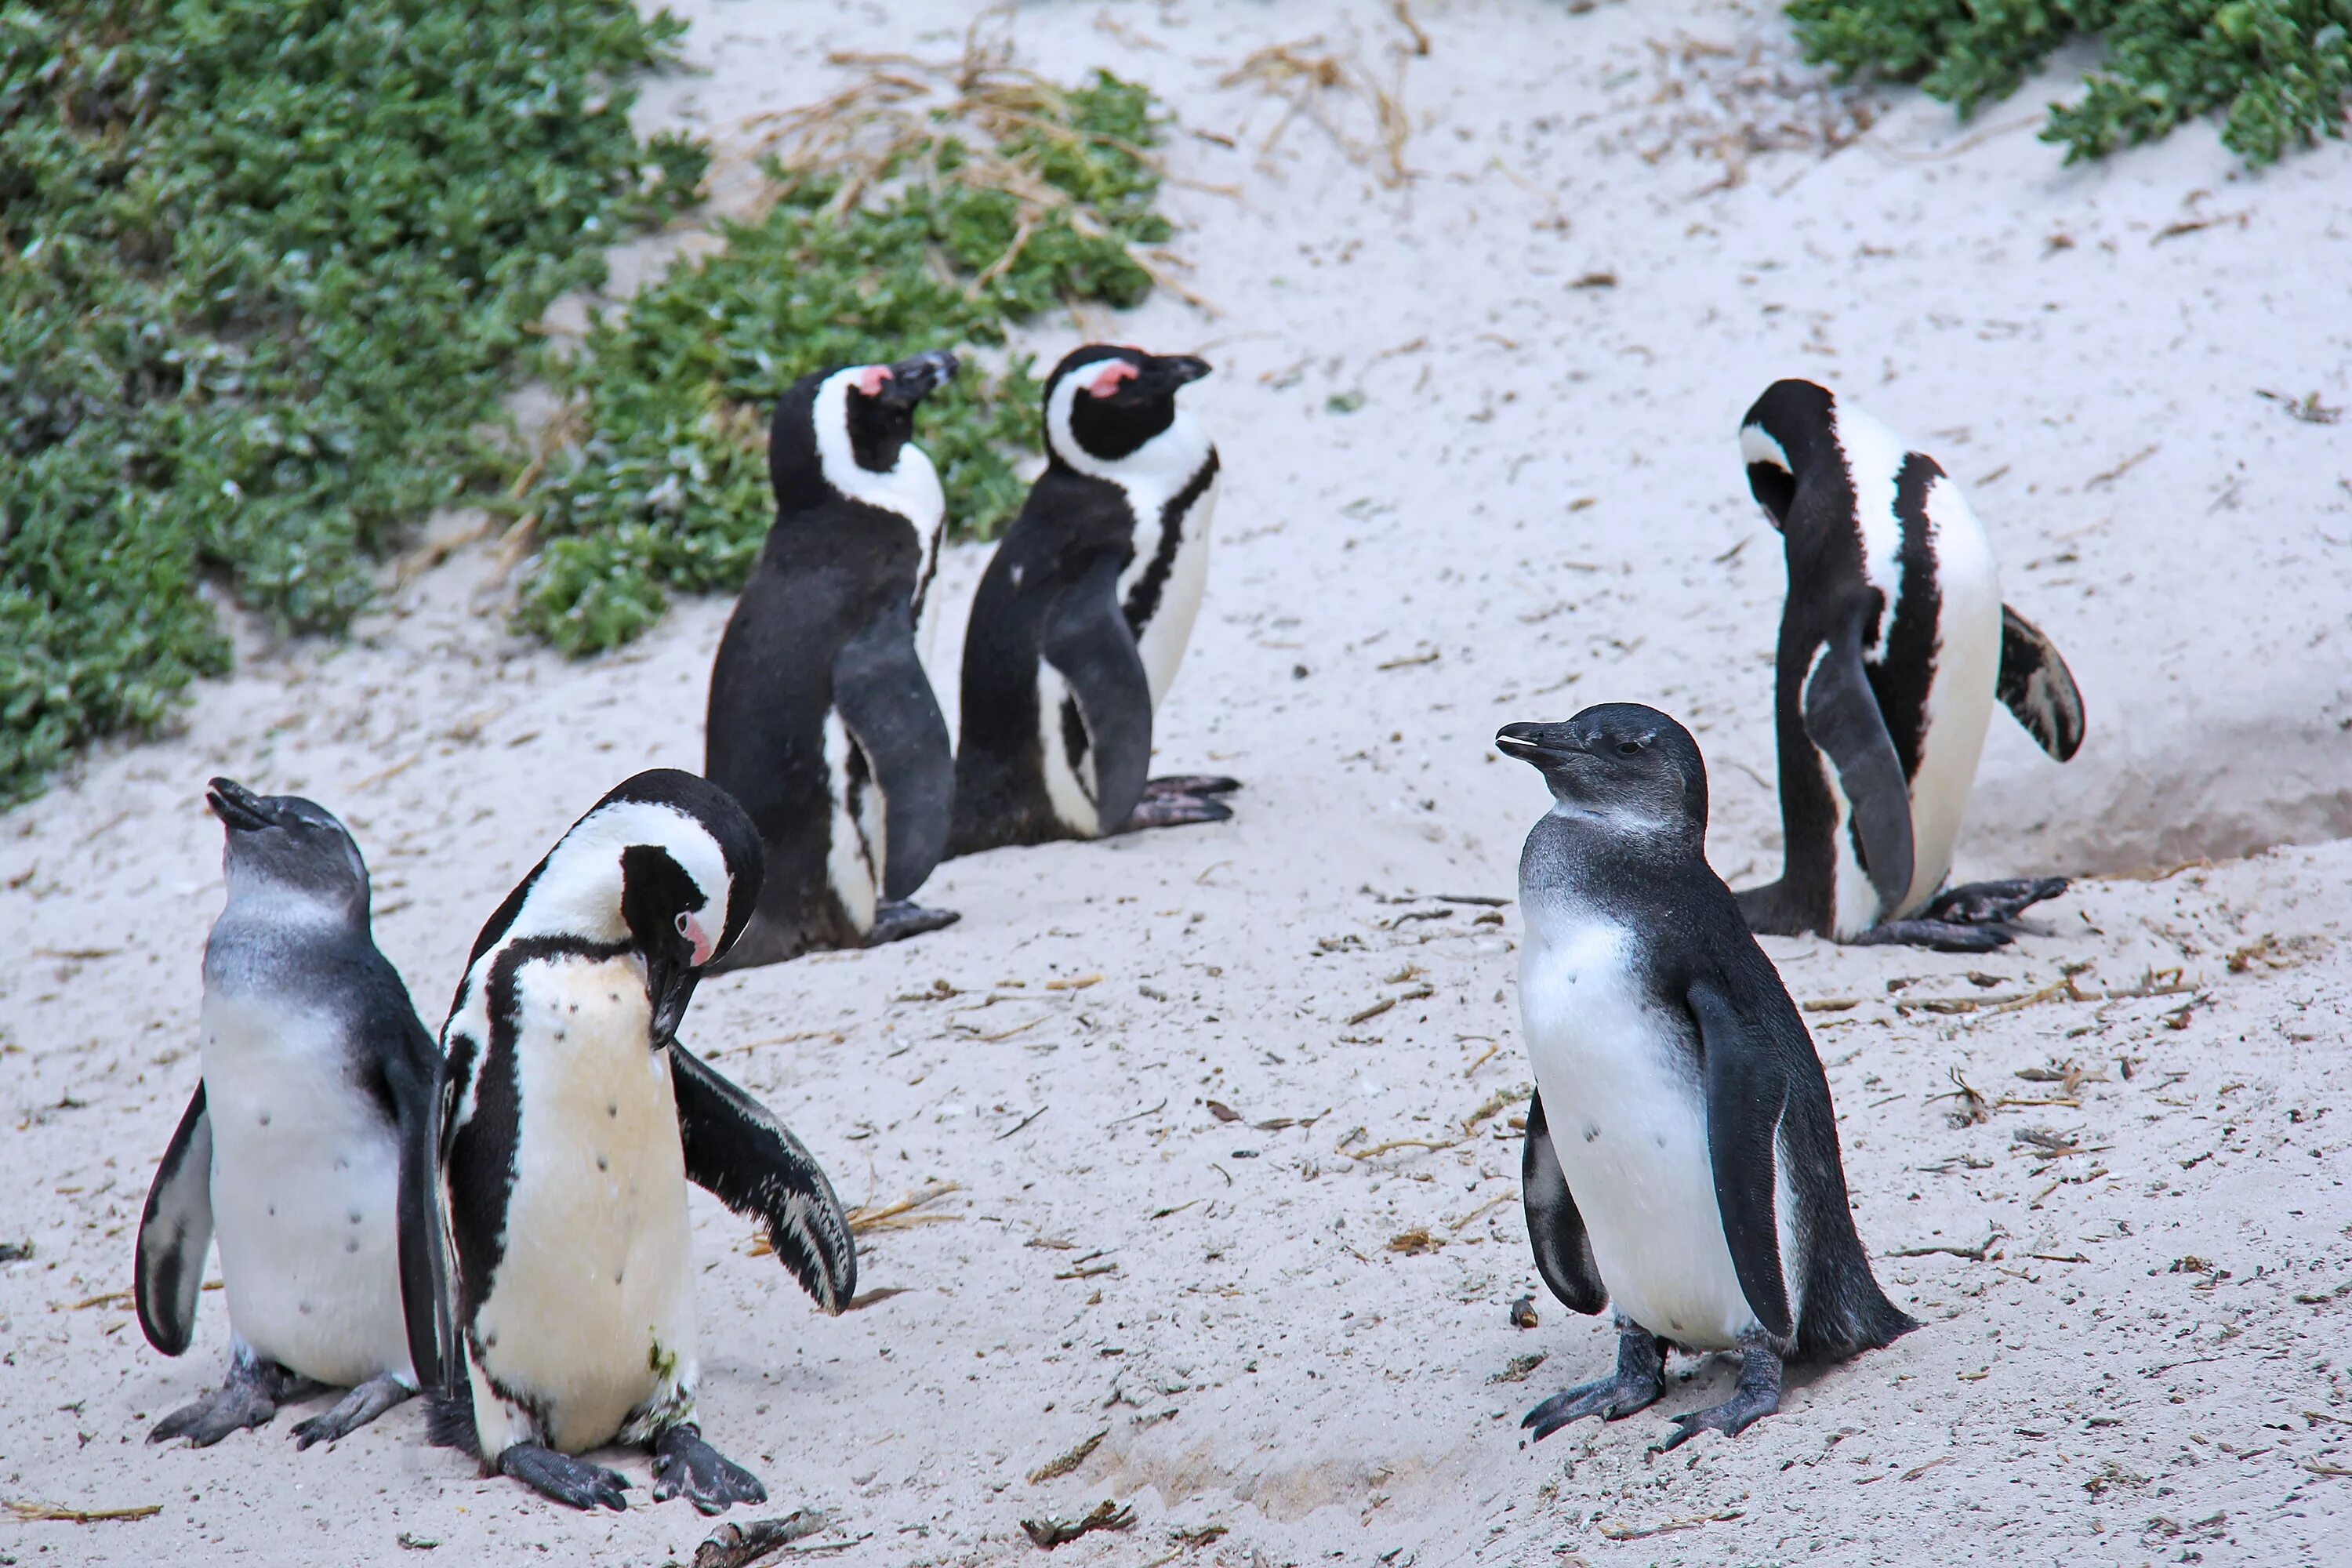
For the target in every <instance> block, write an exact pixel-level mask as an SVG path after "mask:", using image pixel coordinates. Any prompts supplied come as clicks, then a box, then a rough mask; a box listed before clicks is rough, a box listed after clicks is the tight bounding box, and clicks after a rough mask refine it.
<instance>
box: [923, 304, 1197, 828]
mask: <svg viewBox="0 0 2352 1568" xmlns="http://www.w3.org/2000/svg"><path fill="white" fill-rule="evenodd" d="M1206 374H1209V366H1208V364H1207V363H1206V362H1205V361H1202V360H1198V359H1194V358H1192V356H1191V355H1189V354H1148V353H1143V352H1142V351H1141V350H1139V349H1133V348H1127V347H1123V346H1121V345H1118V344H1113V343H1090V344H1088V345H1087V346H1086V347H1084V348H1080V349H1076V350H1074V351H1072V352H1071V353H1069V354H1067V355H1066V356H1065V357H1064V358H1063V360H1062V363H1059V364H1058V365H1055V367H1054V373H1053V374H1052V375H1051V376H1049V377H1048V378H1047V379H1046V382H1045V472H1044V473H1042V474H1040V475H1039V476H1038V479H1037V482H1036V484H1035V485H1034V486H1033V487H1032V488H1031V489H1030V491H1029V499H1028V500H1027V502H1026V504H1024V506H1023V507H1022V509H1021V515H1020V516H1018V517H1017V518H1015V519H1013V526H1012V527H1011V528H1009V529H1007V530H1006V531H1005V535H1004V542H1003V543H1002V544H1000V545H999V546H997V550H996V554H995V557H994V558H993V559H992V560H991V561H990V562H989V563H988V570H987V571H986V572H985V573H984V574H982V577H981V582H980V590H979V592H978V594H977V595H975V596H974V597H973V600H972V607H971V624H970V625H969V626H968V627H967V628H966V630H965V634H964V645H963V700H962V728H961V735H960V736H959V739H958V743H957V747H956V760H955V826H954V829H953V831H952V833H951V834H950V837H949V840H948V853H949V854H950V855H969V854H972V853H974V852H976V851H978V850H982V849H992V848H995V847H999V846H1002V845H1011V844H1042V843H1045V842H1046V841H1048V840H1050V839H1055V838H1099V837H1103V836H1104V835H1106V834H1110V833H1119V832H1125V831H1129V830H1131V829H1135V828H1143V827H1172V826H1179V825H1181V824H1184V823H1193V822H1222V821H1223V820H1225V819H1226V818H1227V817H1230V816H1232V815H1233V812H1232V810H1231V809H1230V808H1229V807H1227V806H1226V805H1224V804H1223V802H1221V801H1219V800H1217V799H1216V798H1215V797H1216V796H1217V795H1224V794H1227V793H1230V792H1231V791H1233V790H1235V789H1238V788H1240V787H1241V786H1240V785H1239V784H1237V783H1236V782H1235V781H1234V780H1232V779H1229V778H1223V777H1217V776H1213V775H1205V774H1194V775H1183V776H1177V777H1168V778H1157V779H1150V778H1146V777H1145V773H1146V772H1147V770H1149V768H1150V765H1151V723H1152V716H1153V714H1154V712H1155V711H1156V710H1158V708H1159V705H1160V700H1161V699H1163V698H1165V697H1166V696H1167V694H1168V689H1169V688H1170V687H1171V685H1173V684H1174V683H1175V679H1176V671H1177V668H1179V667H1180V666H1181V664H1182V663H1183V661H1184V649H1185V645H1186V644H1187V643H1188V642H1189V641H1190V640H1191V638H1192V622H1193V619H1194V617H1195V616H1198V615H1199V613H1200V608H1201V591H1202V585H1203V584H1205V583H1206V582H1207V580H1208V572H1209V521H1210V518H1211V517H1212V516H1213V514H1214V511H1215V509H1216V500H1217V448H1216V447H1214V446H1213V444H1212V443H1211V442H1210V440H1209V437H1208V434H1207V433H1206V432H1205V431H1203V430H1202V428H1201V426H1200V423H1199V421H1197V420H1195V419H1194V418H1193V417H1192V415H1191V414H1190V413H1188V412H1187V411H1185V410H1184V409H1181V408H1180V407H1178V406H1177V405H1176V393H1177V391H1178V389H1179V388H1181V387H1182V386H1184V385H1186V384H1189V383H1191V382H1194V381H1198V380H1199V379H1201V377H1202V376H1204V375H1206Z"/></svg>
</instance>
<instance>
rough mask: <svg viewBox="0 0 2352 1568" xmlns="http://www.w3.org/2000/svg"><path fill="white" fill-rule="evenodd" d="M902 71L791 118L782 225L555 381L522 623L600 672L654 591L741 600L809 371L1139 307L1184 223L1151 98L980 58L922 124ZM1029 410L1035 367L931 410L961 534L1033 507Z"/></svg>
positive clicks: (961, 70) (531, 501)
mask: <svg viewBox="0 0 2352 1568" xmlns="http://www.w3.org/2000/svg"><path fill="white" fill-rule="evenodd" d="M911 68H913V67H910V66H909V65H908V63H907V62H903V61H895V62H893V68H892V70H891V71H890V73H888V74H887V75H880V76H877V77H875V78H873V79H870V80H868V81H867V82H866V83H864V84H861V85H860V86H856V87H853V88H851V89H848V90H847V91H845V92H844V93H843V94H841V95H839V96H838V97H836V98H835V99H832V100H827V101H826V102H824V103H822V104H819V105H816V106H814V108H813V109H811V110H807V111H805V112H804V113H803V114H802V115H800V116H796V117H794V118H793V121H792V125H793V126H797V128H798V129H799V131H800V133H801V134H800V140H799V142H798V143H797V145H796V146H795V147H794V148H793V153H792V155H791V156H790V157H789V158H782V159H774V160H771V161H770V163H769V164H768V168H767V173H768V174H769V176H770V178H771V179H772V180H773V181H774V182H775V183H776V187H777V189H776V192H775V193H774V194H775V197H776V199H775V204H774V205H772V207H770V208H769V209H768V211H767V212H766V213H765V215H764V216H761V217H759V218H757V219H756V220H755V221H749V222H740V223H730V224H728V225H725V226H723V228H722V230H721V233H722V236H723V238H724V241H725V244H724V247H723V248H722V249H720V250H719V251H718V252H717V253H715V254H713V255H711V256H709V257H707V258H702V259H700V260H698V261H695V262H693V263H691V264H683V265H680V266H678V267H676V268H672V269H671V270H670V272H669V273H668V274H667V276H666V277H664V278H662V279H659V280H657V281H656V282H654V283H652V284H649V285H648V286H647V287H646V289H643V290H642V291H640V292H639V293H638V294H637V296H636V297H635V299H634V300H631V301H630V303H629V305H628V307H627V310H625V312H624V313H622V314H620V315H617V316H601V317H599V318H598V319H596V320H595V321H593V323H592V325H591V327H590V330H589V332H588V336H587V341H586V342H585V343H584V344H583V347H582V350H581V352H580V353H579V354H578V355H577V356H575V357H574V358H573V359H572V361H571V362H570V363H567V364H565V365H562V366H561V367H559V368H558V369H557V370H556V372H555V375H556V378H557V381H558V384H559V386H560V387H561V388H562V390H563V391H564V392H566V393H567V394H568V395H570V397H571V399H572V408H571V412H570V414H569V416H567V420H566V421H565V423H564V424H563V425H562V426H559V429H560V430H568V431H569V432H571V433H572V444H570V445H567V446H564V447H562V448H560V449H559V450H558V451H557V452H556V453H555V454H554V456H553V457H552V458H551V460H550V461H548V462H547V463H546V464H545V465H544V466H543V468H541V469H540V470H538V472H537V474H536V476H535V478H534V479H533V481H532V483H531V484H530V486H529V487H528V488H527V489H524V490H523V491H522V493H521V495H520V499H519V500H517V501H516V502H515V503H514V504H515V506H516V508H517V510H521V511H524V512H526V513H527V514H528V515H529V516H530V519H531V520H532V521H533V526H534V527H535V529H536V531H537V534H538V536H539V537H540V538H541V540H542V541H544V546H543V548H542V550H541V553H540V555H539V557H538V559H537V561H536V562H535V563H534V564H533V566H532V568H531V569H530V573H529V574H528V575H527V577H526V578H525V581H524V585H523V591H522V595H521V599H520V605H519V609H518V618H519V620H520V623H521V624H522V625H523V626H525V627H527V628H529V629H530V631H532V632H534V633H536V634H537V635H539V636H541V637H545V638H546V639H547V640H548V641H550V642H551V643H553V644H554V645H555V646H556V647H560V648H562V649H563V650H565V651H566V652H569V653H574V654H579V653H588V652H593V651H594V650H596V649H600V648H607V647H614V646H616V645H617V644H620V643H623V642H625V641H627V640H628V639H629V638H631V637H635V636H636V635H637V634H638V633H639V632H641V631H643V630H644V629H645V628H646V626H650V625H652V624H653V623H654V622H655V621H656V620H657V619H659V618H660V616H661V614H662V611H663V608H664V605H665V592H664V591H665V589H667V588H677V589H683V590H687V591H691V592H699V591H708V590H711V589H719V588H732V587H735V586H737V585H738V584H740V583H741V582H742V581H743V579H744V577H745V576H746V575H747V574H749V572H750V570H751V563H752V561H753V559H754V558H755V557H756V556H757V554H758V553H759V549H760V544H761V541H762V540H763V539H764V538H765V536H766V534H767V530H768V525H769V523H770V521H772V518H773V515H774V503H773V501H772V498H771V497H770V496H769V493H768V483H767V468H766V459H765V450H766V438H767V418H768V413H769V409H770V407H771V405H772V404H773V403H774V401H775V399H776V397H777V396H778V395H780V394H781V393H782V392H783V391H784V389H785V388H787V387H789V386H790V385H791V384H793V382H794V381H796V380H798V379H799V378H800V377H801V376H803V375H805V374H808V373H810V372H812V371H814V370H820V369H824V368H825V367H827V366H830V365H836V364H856V363H869V362H874V361H888V360H897V359H901V358H904V357H906V356H907V355H908V354H912V353H919V352H920V351H922V350H925V349H930V348H950V347H953V348H966V349H968V348H970V347H971V346H973V345H995V344H1001V343H1003V342H1004V336H1005V328H1006V327H1007V326H1008V325H1009V324H1011V323H1013V322H1018V321H1024V320H1026V319H1027V318H1029V317H1032V316H1034V315H1035V314H1037V313H1038V312H1040V311H1042V310H1046V309H1048V308H1049V307H1051V306H1053V305H1055V304H1057V303H1061V302H1064V301H1070V300H1101V301H1105V302H1107V303H1108V304H1111V305H1115V306H1126V305H1131V304H1133V303H1135V302H1136V301H1138V300H1140V299H1141V298H1142V297H1143V295H1144V294H1145V293H1146V292H1148V291H1149V290H1150V287H1151V282H1152V279H1151V274H1150V271H1149V270H1148V269H1147V268H1146V267H1145V266H1144V265H1143V263H1142V262H1140V261H1139V259H1138V258H1137V254H1136V250H1137V247H1141V246H1145V245H1150V244H1153V243H1156V242H1158V241H1160V240H1162V239H1164V238H1166V237H1168V234H1169V226H1168V224H1167V221H1166V220H1165V219H1164V218H1162V217H1160V216H1158V214H1157V213H1155V212H1154V211H1153V210H1152V202H1153V198H1154V196H1155V195H1156V194H1157V191H1158V189H1159V184H1160V177H1159V174H1158V173H1157V172H1156V170H1155V168H1154V166H1153V164H1152V163H1151V161H1150V155H1149V153H1147V152H1146V149H1147V148H1148V147H1149V146H1150V144H1151V142H1153V140H1154V131H1153V126H1152V121H1151V108H1152V105H1151V100H1150V95H1149V94H1148V93H1147V92H1146V91H1145V90H1144V89H1141V88H1139V87H1136V86H1133V85H1130V84H1129V83H1127V82H1123V81H1120V80H1118V79H1116V78H1114V77H1111V76H1108V75H1105V74H1100V73H1097V76H1096V77H1095V79H1094V80H1093V81H1092V83H1091V84H1089V85H1087V86H1086V87H1083V88H1079V89H1074V90H1067V91H1065V90H1062V89H1056V88H1055V87H1054V86H1052V85H1051V84H1049V83H1045V82H1043V81H1040V80H1039V79H1036V78H1034V77H1032V76H1030V75H1028V74H1027V73H1025V72H1020V71H1015V70H1013V69H1012V68H1009V67H1008V66H1006V65H1005V64H1004V63H1003V58H1002V57H1001V56H1000V57H997V58H982V59H979V60H976V61H975V60H974V59H972V58H970V57H967V59H966V60H965V61H964V62H962V63H961V64H960V65H958V66H956V67H954V68H946V67H942V68H939V70H938V71H937V73H936V74H937V75H938V77H939V79H940V84H941V85H942V86H945V87H949V88H951V89H952V90H953V92H954V95H955V96H954V98H953V100H952V101H951V102H950V103H948V104H946V105H943V106H940V107H937V108H933V107H929V106H928V95H920V96H919V97H918V100H917V101H915V102H912V103H909V102H908V101H907V100H908V96H909V95H910V92H911V91H912V89H910V88H909V85H908V76H907V72H908V70H909V69H911ZM790 128H791V127H790V126H788V130H789V129H790ZM1038 391H1039V388H1038V385H1037V383H1036V382H1035V381H1034V379H1033V378H1032V376H1031V374H1030V366H1029V363H1028V361H1027V360H1026V359H1025V358H1016V359H1014V360H1013V362H1012V363H1011V364H1010V365H1009V366H1008V367H1007V368H1006V369H1005V370H1004V372H1003V374H994V375H992V374H989V373H988V372H987V371H986V370H985V369H983V368H982V366H980V365H978V364H974V363H971V361H970V360H969V359H967V361H966V364H965V369H964V372H963V374H961V376H959V377H958V378H957V380H956V381H955V382H954V383H953V384H950V386H949V387H948V388H946V389H945V390H944V391H942V392H940V393H939V394H936V395H933V396H932V397H930V398H929V399H928V400H926V402H925V404H924V406H923V411H922V414H921V416H920V417H919V421H918V425H917V432H918V438H919V440H920V442H921V443H922V446H923V447H924V449H925V450H926V451H928V452H929V454H930V455H931V458H932V459H933V461H935V462H936V463H937V464H938V465H939V468H940V479H941V480H942V482H943V484H944V486H945V488H946V490H947V500H948V517H949V520H950V525H951V526H952V527H954V528H955V529H957V530H958V531H962V532H966V533H970V534H972V535H976V536H977V537H980V538H983V539H984V538H989V537H992V535H993V534H994V533H995V531H996V530H997V529H998V528H999V527H1000V526H1001V525H1002V524H1003V522H1004V521H1006V520H1008V519H1009V518H1010V517H1011V516H1012V515H1013V512H1014V511H1016V510H1019V508H1020V504H1021V500H1022V497H1023V495H1024V486H1023V485H1022V483H1021V482H1020V480H1019V479H1018V477H1017V476H1016V474H1015V473H1014V470H1013V463H1012V458H1011V456H1010V454H1011V453H1013V452H1014V451H1016V450H1019V449H1028V450H1033V451H1034V450H1035V449H1036V446H1037V438H1038V437H1037V413H1036V408H1037V397H1038Z"/></svg>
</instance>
